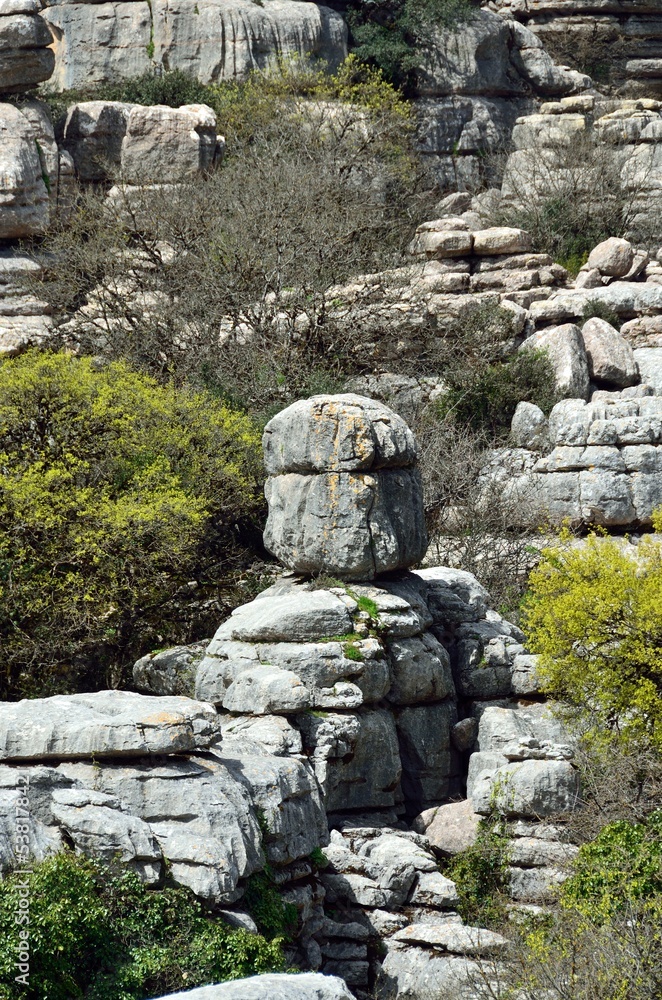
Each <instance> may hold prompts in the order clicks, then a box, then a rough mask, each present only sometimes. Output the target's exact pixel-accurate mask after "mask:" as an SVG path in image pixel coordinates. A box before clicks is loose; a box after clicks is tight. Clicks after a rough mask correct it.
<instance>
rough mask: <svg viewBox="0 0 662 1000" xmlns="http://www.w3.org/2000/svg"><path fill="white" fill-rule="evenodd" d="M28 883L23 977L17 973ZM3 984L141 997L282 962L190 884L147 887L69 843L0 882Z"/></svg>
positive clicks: (58, 999)
mask: <svg viewBox="0 0 662 1000" xmlns="http://www.w3.org/2000/svg"><path fill="white" fill-rule="evenodd" d="M24 881H27V883H28V889H27V893H28V898H29V901H30V906H29V917H30V924H29V933H30V937H29V943H30V962H29V964H30V975H29V985H28V986H23V985H22V984H21V983H17V982H16V981H15V976H16V975H17V970H16V969H15V954H16V951H17V950H18V949H17V946H18V944H19V933H20V930H21V929H22V927H21V925H18V924H16V923H15V921H14V915H15V913H16V912H17V910H18V903H19V900H20V898H21V895H22V894H24V892H25V890H22V889H21V885H22V883H23V882H24ZM0 939H1V940H2V942H3V946H2V949H0V991H1V995H2V996H3V998H6V1000H72V998H73V997H83V996H84V997H86V998H87V1000H144V998H148V997H153V996H160V995H161V994H162V993H170V992H174V991H175V990H180V989H189V988H192V987H194V986H200V985H204V984H207V983H212V982H221V981H223V980H227V979H237V978H240V977H243V976H250V975H253V974H255V973H260V972H272V971H279V970H281V969H282V968H283V955H282V951H281V946H280V942H279V941H272V942H268V941H266V940H265V939H264V938H263V937H260V936H259V935H255V934H250V933H248V932H247V931H243V930H235V929H231V928H229V927H228V926H227V925H226V924H224V923H222V921H221V920H220V919H218V918H216V917H214V915H213V914H212V913H210V912H207V911H206V910H205V909H204V908H203V906H202V904H201V903H200V902H199V901H198V900H196V898H195V897H194V896H193V894H192V893H191V892H190V891H189V890H188V889H179V888H171V887H166V888H163V889H147V888H146V887H145V886H144V885H143V884H142V883H141V882H140V880H139V879H138V877H137V876H136V875H135V874H133V873H131V872H128V871H126V870H123V871H120V872H117V871H115V870H114V869H113V868H110V867H107V866H105V865H102V864H101V863H99V862H96V861H91V860H88V859H85V858H82V857H79V856H77V855H74V854H71V853H68V852H67V853H62V854H59V855H56V856H55V857H52V858H50V859H48V860H46V861H43V862H41V863H40V864H37V865H35V866H34V867H33V870H32V872H31V874H30V875H28V876H25V877H24V876H21V875H19V874H14V875H9V876H7V877H6V878H5V879H4V880H3V881H2V882H0Z"/></svg>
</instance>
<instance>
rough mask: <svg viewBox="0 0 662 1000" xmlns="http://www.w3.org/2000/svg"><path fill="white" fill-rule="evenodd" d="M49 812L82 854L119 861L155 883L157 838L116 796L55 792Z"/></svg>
mask: <svg viewBox="0 0 662 1000" xmlns="http://www.w3.org/2000/svg"><path fill="white" fill-rule="evenodd" d="M51 810H52V815H53V818H54V820H55V821H56V822H57V823H58V825H59V826H60V827H61V828H62V830H64V831H66V833H67V834H68V836H69V837H70V839H71V840H72V841H73V844H74V846H75V847H76V849H77V850H78V851H80V852H81V853H82V854H85V855H87V856H88V857H96V858H101V859H102V860H104V861H107V862H111V861H113V860H115V859H116V858H119V859H120V860H121V861H122V862H124V863H125V864H127V865H128V866H129V867H130V868H132V869H133V870H134V871H136V872H137V873H138V874H139V875H140V877H141V879H142V881H144V882H147V883H148V884H149V883H154V882H158V880H159V878H160V875H161V861H162V857H161V850H160V848H159V845H158V843H157V841H156V838H155V837H154V834H153V832H152V830H151V829H150V827H149V826H148V825H147V823H145V822H144V821H143V820H141V819H139V818H138V817H137V816H131V815H130V814H127V813H125V812H123V811H122V810H121V806H120V803H119V800H118V799H117V798H116V796H114V795H107V794H105V793H104V792H97V791H94V790H88V789H78V788H64V789H56V790H55V791H54V792H53V798H52V806H51Z"/></svg>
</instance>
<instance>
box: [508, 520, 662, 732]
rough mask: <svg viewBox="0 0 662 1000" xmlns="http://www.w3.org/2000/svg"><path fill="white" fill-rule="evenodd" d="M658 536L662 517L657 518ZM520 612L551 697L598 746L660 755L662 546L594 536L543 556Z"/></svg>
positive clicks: (563, 544) (565, 542) (566, 541)
mask: <svg viewBox="0 0 662 1000" xmlns="http://www.w3.org/2000/svg"><path fill="white" fill-rule="evenodd" d="M654 520H655V526H656V528H657V530H658V531H659V530H660V528H662V517H661V516H660V513H659V512H658V514H657V516H656V517H655V518H654ZM529 585H530V591H529V593H528V595H527V596H526V598H525V600H524V603H523V616H524V628H525V631H526V633H527V638H528V643H529V646H530V648H531V650H532V652H535V653H539V654H540V657H541V660H540V675H541V678H542V680H543V683H544V685H545V688H546V690H547V691H548V693H550V694H553V695H554V696H555V697H557V698H558V699H560V700H561V701H563V702H565V703H567V704H568V705H569V707H570V711H572V712H573V713H574V714H575V715H576V717H577V718H578V719H579V720H580V721H581V723H582V725H583V726H584V727H585V728H586V729H588V731H589V732H590V733H591V734H592V736H593V738H595V739H600V738H604V737H606V736H619V737H621V738H624V739H625V740H626V742H636V741H637V740H643V741H644V742H646V743H647V742H648V741H652V744H653V745H654V746H656V747H657V748H658V749H659V748H661V747H662V547H660V545H659V544H657V540H656V539H652V538H650V537H649V538H644V539H643V540H642V541H641V542H640V544H639V545H638V546H637V548H636V549H633V550H632V551H630V552H628V551H627V550H625V549H624V548H623V546H622V545H620V544H619V543H618V541H616V540H614V539H608V538H600V537H597V536H595V535H594V536H590V537H589V538H588V539H587V540H586V542H585V543H584V544H582V545H581V546H579V547H577V546H573V545H572V544H571V540H570V538H569V537H568V536H564V537H563V538H562V540H561V544H560V545H559V546H558V547H556V548H548V549H544V550H543V553H542V558H541V561H540V563H539V565H538V566H537V567H536V568H535V569H534V570H533V572H532V573H531V577H530V580H529Z"/></svg>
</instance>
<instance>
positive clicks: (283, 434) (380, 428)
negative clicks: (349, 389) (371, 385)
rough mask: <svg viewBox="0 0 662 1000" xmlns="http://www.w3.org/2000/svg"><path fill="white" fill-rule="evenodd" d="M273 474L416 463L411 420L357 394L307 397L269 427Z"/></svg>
mask: <svg viewBox="0 0 662 1000" xmlns="http://www.w3.org/2000/svg"><path fill="white" fill-rule="evenodd" d="M262 446H263V449H264V463H265V467H266V470H267V474H268V475H270V476H276V475H282V474H283V473H287V472H299V473H305V474H307V473H315V472H368V471H369V470H375V469H385V468H404V467H407V466H411V465H413V464H414V463H415V461H416V442H415V440H414V435H413V434H412V432H411V431H410V430H409V428H408V427H407V425H406V423H405V422H404V420H403V419H402V417H399V416H398V415H397V414H396V413H394V412H393V410H390V409H389V408H388V407H387V406H384V404H383V403H378V402H377V401H375V400H373V399H367V398H366V397H364V396H356V395H354V394H352V393H346V394H341V395H337V396H313V397H312V398H310V399H301V400H299V401H298V402H296V403H293V404H292V405H291V406H288V407H287V408H286V409H284V410H281V412H280V413H278V414H276V416H275V417H273V418H272V419H271V420H270V421H269V423H268V424H267V426H266V427H265V429H264V437H263V440H262Z"/></svg>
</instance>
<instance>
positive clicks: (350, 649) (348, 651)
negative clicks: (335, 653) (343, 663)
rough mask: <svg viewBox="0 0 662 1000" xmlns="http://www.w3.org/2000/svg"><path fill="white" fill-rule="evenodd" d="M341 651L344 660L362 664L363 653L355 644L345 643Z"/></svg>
mask: <svg viewBox="0 0 662 1000" xmlns="http://www.w3.org/2000/svg"><path fill="white" fill-rule="evenodd" d="M342 651H343V656H344V657H345V659H346V660H354V661H355V662H356V663H363V653H362V652H361V650H360V648H359V647H358V646H357V645H356V644H355V643H353V642H346V643H345V644H344V646H343V649H342Z"/></svg>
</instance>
